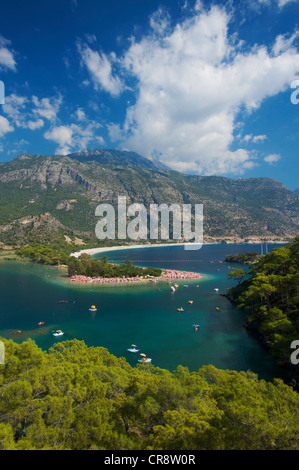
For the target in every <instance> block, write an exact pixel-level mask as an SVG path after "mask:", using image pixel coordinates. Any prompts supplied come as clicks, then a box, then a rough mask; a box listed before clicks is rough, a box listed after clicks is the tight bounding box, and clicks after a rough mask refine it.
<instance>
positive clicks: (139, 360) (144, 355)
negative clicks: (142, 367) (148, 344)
mask: <svg viewBox="0 0 299 470" xmlns="http://www.w3.org/2000/svg"><path fill="white" fill-rule="evenodd" d="M140 356H142V357H141V359H138V362H152V360H151V358H150V357H146V354H143V353H141V354H140Z"/></svg>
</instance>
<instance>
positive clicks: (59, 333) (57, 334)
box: [53, 330, 64, 336]
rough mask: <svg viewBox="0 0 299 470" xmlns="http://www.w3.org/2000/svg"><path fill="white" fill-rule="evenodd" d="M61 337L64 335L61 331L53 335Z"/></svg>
mask: <svg viewBox="0 0 299 470" xmlns="http://www.w3.org/2000/svg"><path fill="white" fill-rule="evenodd" d="M62 335H64V333H63V331H61V330H56V331H55V333H53V336H62Z"/></svg>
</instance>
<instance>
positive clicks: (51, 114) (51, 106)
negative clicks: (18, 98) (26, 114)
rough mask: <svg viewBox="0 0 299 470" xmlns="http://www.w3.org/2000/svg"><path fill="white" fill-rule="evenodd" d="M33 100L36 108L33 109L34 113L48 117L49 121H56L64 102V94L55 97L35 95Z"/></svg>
mask: <svg viewBox="0 0 299 470" xmlns="http://www.w3.org/2000/svg"><path fill="white" fill-rule="evenodd" d="M32 102H33V104H34V105H35V108H34V109H33V110H32V112H33V113H34V114H37V115H38V116H40V117H43V118H45V119H48V120H49V121H55V120H56V118H57V114H58V112H59V110H60V106H61V103H62V96H61V95H59V96H58V97H55V98H42V99H39V98H38V97H37V96H33V97H32Z"/></svg>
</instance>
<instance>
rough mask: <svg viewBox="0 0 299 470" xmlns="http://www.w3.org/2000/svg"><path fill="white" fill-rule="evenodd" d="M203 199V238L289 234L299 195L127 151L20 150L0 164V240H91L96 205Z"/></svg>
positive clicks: (298, 218)
mask: <svg viewBox="0 0 299 470" xmlns="http://www.w3.org/2000/svg"><path fill="white" fill-rule="evenodd" d="M118 196H127V201H128V204H131V203H135V202H138V203H142V204H144V205H145V206H146V207H148V206H149V204H151V203H156V204H161V203H165V204H172V203H177V204H183V203H184V204H203V205H204V236H205V241H209V240H210V241H213V240H218V241H221V240H227V241H236V242H240V241H246V240H247V239H260V238H267V239H268V240H269V241H271V240H281V239H292V238H293V237H294V236H295V235H296V234H297V233H298V224H299V196H298V195H296V194H295V193H294V192H292V191H289V190H288V189H287V188H286V187H285V186H284V185H283V184H281V183H279V182H277V181H275V180H272V179H268V178H250V179H229V178H225V177H218V176H195V175H186V174H182V173H179V172H176V171H172V170H170V169H168V168H167V167H165V166H163V165H161V164H160V163H159V162H158V161H155V160H149V159H146V158H143V157H141V156H139V155H137V154H135V153H133V152H125V151H116V150H101V149H99V150H85V151H81V152H77V153H75V154H70V155H68V156H57V155H56V156H51V155H28V154H23V155H20V156H19V157H17V158H15V159H14V160H12V161H10V162H5V163H1V164H0V242H2V243H12V242H14V243H21V242H22V241H24V240H25V241H26V239H27V237H28V233H29V232H30V234H31V236H32V233H35V234H36V236H37V237H39V238H40V240H41V241H42V240H43V237H45V236H48V235H49V234H53V237H54V238H55V234H57V233H60V234H65V235H67V236H70V237H74V236H79V237H83V239H84V237H85V238H87V239H92V238H93V239H95V235H94V229H95V225H96V222H97V219H96V217H95V208H96V206H97V205H98V204H99V203H102V202H109V203H113V204H116V203H117V198H118Z"/></svg>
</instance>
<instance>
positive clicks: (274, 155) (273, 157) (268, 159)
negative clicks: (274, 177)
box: [264, 153, 281, 165]
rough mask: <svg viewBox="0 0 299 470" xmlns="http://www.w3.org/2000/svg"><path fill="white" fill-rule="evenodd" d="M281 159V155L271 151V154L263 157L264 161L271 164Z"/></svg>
mask: <svg viewBox="0 0 299 470" xmlns="http://www.w3.org/2000/svg"><path fill="white" fill-rule="evenodd" d="M280 159H281V156H280V155H278V154H277V153H272V154H271V155H267V156H266V157H265V158H264V161H265V162H267V163H270V165H273V163H276V162H278V161H279V160H280Z"/></svg>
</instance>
